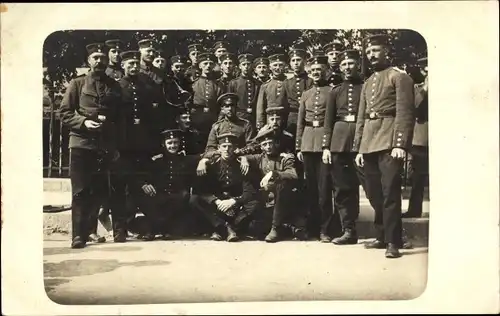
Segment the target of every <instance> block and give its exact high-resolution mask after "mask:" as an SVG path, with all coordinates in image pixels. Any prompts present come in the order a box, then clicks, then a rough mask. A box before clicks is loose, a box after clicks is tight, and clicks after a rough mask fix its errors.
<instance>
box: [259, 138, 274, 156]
mask: <svg viewBox="0 0 500 316" xmlns="http://www.w3.org/2000/svg"><path fill="white" fill-rule="evenodd" d="M260 148H261V149H262V151H263V152H264V153H265V154H267V155H272V154H274V153H275V152H276V149H277V146H276V143H275V142H274V141H273V140H271V139H269V140H266V141H263V142H262V143H260Z"/></svg>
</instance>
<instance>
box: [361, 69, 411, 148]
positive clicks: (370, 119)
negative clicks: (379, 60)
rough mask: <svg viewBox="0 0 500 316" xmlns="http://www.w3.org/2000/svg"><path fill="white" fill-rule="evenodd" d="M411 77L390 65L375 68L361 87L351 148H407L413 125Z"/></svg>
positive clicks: (409, 145)
mask: <svg viewBox="0 0 500 316" xmlns="http://www.w3.org/2000/svg"><path fill="white" fill-rule="evenodd" d="M413 89H414V88H413V80H412V79H411V78H410V76H408V75H407V74H405V73H403V72H401V71H400V70H397V69H395V68H393V67H388V68H386V69H384V70H381V71H376V72H374V73H373V74H372V75H371V76H370V78H368V80H366V82H365V84H364V85H363V89H362V91H361V100H360V105H359V115H358V120H357V124H356V136H355V140H354V146H353V149H354V151H359V153H361V154H365V153H372V152H378V151H383V150H388V149H392V148H403V149H409V148H410V147H411V141H412V139H413V129H414V125H415V116H414V91H413Z"/></svg>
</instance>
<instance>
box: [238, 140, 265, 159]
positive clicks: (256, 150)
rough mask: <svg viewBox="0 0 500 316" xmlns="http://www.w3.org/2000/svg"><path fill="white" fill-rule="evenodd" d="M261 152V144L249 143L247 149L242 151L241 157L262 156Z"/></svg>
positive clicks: (244, 148)
mask: <svg viewBox="0 0 500 316" xmlns="http://www.w3.org/2000/svg"><path fill="white" fill-rule="evenodd" d="M260 152H261V148H260V144H259V143H258V142H255V141H253V140H252V141H251V142H249V143H247V144H246V146H245V147H243V148H241V149H240V156H244V155H251V154H260Z"/></svg>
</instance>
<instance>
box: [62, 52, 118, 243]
mask: <svg viewBox="0 0 500 316" xmlns="http://www.w3.org/2000/svg"><path fill="white" fill-rule="evenodd" d="M86 48H87V52H88V59H87V61H88V63H89V66H90V72H88V73H87V74H85V75H82V76H79V77H77V78H75V79H73V80H71V82H70V84H69V86H68V88H67V90H66V92H65V94H64V97H63V100H62V101H61V108H60V109H59V111H60V117H61V121H62V123H63V124H64V125H66V126H68V127H69V128H70V140H69V148H70V161H71V165H70V170H71V173H70V177H71V191H72V201H71V209H72V216H71V219H72V234H73V236H72V243H71V247H72V248H83V247H85V245H86V243H87V241H88V238H89V234H90V233H91V231H90V230H91V229H92V223H91V219H92V218H97V216H96V214H97V212H98V211H99V207H100V206H101V205H102V203H103V202H104V195H106V194H108V192H109V188H108V185H107V179H106V173H107V169H108V164H109V163H110V160H111V159H112V158H114V157H115V156H116V154H115V153H116V150H115V148H116V147H115V144H114V139H115V137H114V129H115V127H114V124H113V123H114V121H115V116H116V111H117V108H118V106H119V105H120V104H119V102H120V86H119V85H118V83H117V82H116V81H115V80H114V79H111V78H110V77H109V76H107V75H106V72H105V71H106V66H107V64H108V58H107V56H106V55H105V54H104V44H101V43H95V44H90V45H87V47H86ZM119 217H120V215H119V214H113V220H115V218H119Z"/></svg>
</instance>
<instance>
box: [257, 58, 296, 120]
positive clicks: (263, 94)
mask: <svg viewBox="0 0 500 316" xmlns="http://www.w3.org/2000/svg"><path fill="white" fill-rule="evenodd" d="M269 65H270V67H271V71H272V73H273V75H272V78H271V80H269V81H268V82H266V83H264V84H263V85H262V86H261V87H260V90H259V97H258V100H257V130H259V129H261V128H262V126H264V125H265V124H266V109H267V108H268V107H284V108H285V111H286V113H288V109H289V106H288V100H287V96H286V91H285V87H284V81H285V79H286V75H285V56H284V55H283V54H275V55H272V56H269ZM285 116H286V115H285ZM285 125H286V118H285Z"/></svg>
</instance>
